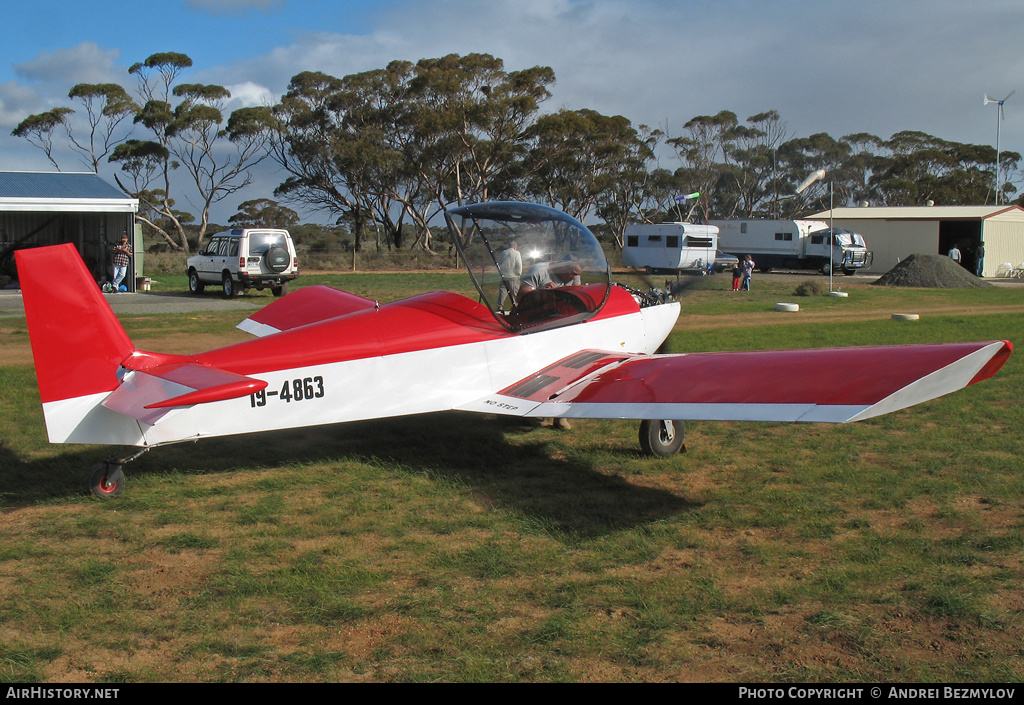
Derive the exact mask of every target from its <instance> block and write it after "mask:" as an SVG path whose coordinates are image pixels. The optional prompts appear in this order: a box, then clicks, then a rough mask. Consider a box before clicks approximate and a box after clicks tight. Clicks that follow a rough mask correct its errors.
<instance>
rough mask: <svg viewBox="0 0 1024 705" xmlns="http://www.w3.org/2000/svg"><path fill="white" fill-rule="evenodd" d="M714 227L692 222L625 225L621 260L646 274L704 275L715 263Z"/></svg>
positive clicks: (716, 236)
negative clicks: (683, 273)
mask: <svg viewBox="0 0 1024 705" xmlns="http://www.w3.org/2000/svg"><path fill="white" fill-rule="evenodd" d="M717 249H718V228H716V227H715V226H713V225H694V224H693V223H660V224H657V225H629V226H626V231H625V242H624V244H623V247H622V263H623V264H624V265H626V266H627V267H637V268H640V269H644V270H646V271H647V272H649V273H666V274H669V273H672V274H674V273H678V272H684V271H692V272H699V273H701V274H706V273H707V272H708V271H710V268H711V267H712V266H714V263H715V250H717Z"/></svg>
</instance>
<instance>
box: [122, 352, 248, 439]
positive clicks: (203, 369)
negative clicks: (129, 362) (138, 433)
mask: <svg viewBox="0 0 1024 705" xmlns="http://www.w3.org/2000/svg"><path fill="white" fill-rule="evenodd" d="M266 386H267V383H266V382H264V381H262V380H258V379H253V378H251V377H245V376H243V375H237V374H234V373H232V372H225V371H224V370H218V369H215V368H212V367H207V366H205V365H197V364H194V363H171V364H167V365H162V366H157V367H148V368H146V369H145V370H142V369H136V370H128V371H127V372H126V373H125V375H124V379H123V380H122V381H121V386H119V387H118V388H117V389H116V390H114V391H113V392H112V393H111V394H110V395H109V396H108V397H107V398H106V399H105V400H104V401H103V406H105V407H107V408H108V409H112V410H114V411H116V412H118V413H121V414H124V415H125V416H129V417H131V418H133V419H137V420H139V421H142V422H143V423H146V424H149V425H151V426H153V425H156V423H157V422H159V421H160V420H162V419H163V418H164V417H165V416H166V415H167V413H168V412H169V411H170V410H172V409H176V408H182V407H186V406H191V405H193V404H205V403H209V402H214V401H224V400H226V399H237V398H239V397H244V396H248V395H250V394H253V393H255V392H258V391H260V390H262V389H265V388H266Z"/></svg>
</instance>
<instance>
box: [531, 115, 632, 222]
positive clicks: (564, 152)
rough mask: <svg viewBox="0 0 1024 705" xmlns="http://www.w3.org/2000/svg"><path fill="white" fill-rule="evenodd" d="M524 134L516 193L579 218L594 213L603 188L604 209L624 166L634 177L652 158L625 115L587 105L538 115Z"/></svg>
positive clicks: (612, 196)
mask: <svg viewBox="0 0 1024 705" xmlns="http://www.w3.org/2000/svg"><path fill="white" fill-rule="evenodd" d="M525 136H526V138H527V143H528V150H527V152H526V155H525V159H524V165H523V175H522V178H521V184H520V186H519V189H520V191H521V193H523V194H524V196H525V197H527V198H533V199H536V200H539V201H542V202H543V203H545V204H547V205H549V206H551V207H553V208H558V209H559V210H562V211H564V212H566V213H568V214H569V215H571V216H573V217H574V218H576V219H577V220H581V221H582V220H586V218H587V217H588V216H590V215H591V214H593V213H594V212H595V210H596V209H597V208H598V204H599V203H600V202H602V194H604V193H605V192H607V193H608V196H607V197H606V198H605V200H604V201H603V202H605V203H606V204H608V205H609V209H610V208H611V206H610V204H611V203H612V202H613V201H615V200H616V196H615V195H614V194H613V193H612V192H613V191H614V187H615V184H616V181H617V180H618V179H620V178H628V177H627V172H629V171H630V170H633V176H634V177H635V176H636V170H637V169H638V168H642V165H643V164H645V163H646V162H647V161H648V160H649V159H650V158H651V156H652V154H651V150H650V144H648V143H647V142H646V141H645V140H643V139H641V138H640V136H639V135H638V133H637V131H636V129H635V128H634V127H633V126H632V124H631V123H630V121H629V120H628V119H626V118H624V117H622V116H611V117H610V116H607V115H602V114H601V113H599V112H597V111H595V110H589V109H582V110H559V111H558V112H556V113H550V114H547V115H542V116H541V117H539V118H538V119H537V120H536V121H535V122H534V124H533V125H532V126H531V127H530V128H529V129H527V130H526V133H525ZM638 165H639V166H638ZM643 178H644V179H646V174H645V175H643ZM620 203H621V200H620Z"/></svg>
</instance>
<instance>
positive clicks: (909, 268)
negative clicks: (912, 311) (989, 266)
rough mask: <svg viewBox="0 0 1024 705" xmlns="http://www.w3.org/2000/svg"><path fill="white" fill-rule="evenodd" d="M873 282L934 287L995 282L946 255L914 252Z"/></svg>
mask: <svg viewBox="0 0 1024 705" xmlns="http://www.w3.org/2000/svg"><path fill="white" fill-rule="evenodd" d="M872 284H876V285H878V286H911V287H920V288H932V289H973V288H977V287H982V286H992V285H991V284H989V283H988V282H985V281H982V280H981V279H979V278H978V277H976V276H974V275H973V274H971V273H970V272H968V271H967V270H966V269H964V268H963V267H961V266H960V265H959V264H957V263H956V262H954V261H953V260H951V259H950V258H949V257H944V256H943V255H910V256H909V257H907V258H906V259H905V260H903V261H902V262H900V263H899V264H897V265H896V266H895V267H893V268H892V269H890V270H889V271H888V272H886V273H885V274H883V275H882V277H881V279H879V280H878V281H875V282H872Z"/></svg>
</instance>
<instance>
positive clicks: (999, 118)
mask: <svg viewBox="0 0 1024 705" xmlns="http://www.w3.org/2000/svg"><path fill="white" fill-rule="evenodd" d="M1016 92H1017V91H1016V90H1012V91H1010V92H1009V93H1008V94H1007V96H1006V98H1009V97H1010V96H1011V95H1013V94H1014V93H1016ZM1006 98H1003V99H1002V100H996V99H994V98H989V97H988V93H986V94H985V102H984V103H982V105H988V104H989V103H995V104H996V105H998V106H999V110H998V111H996V205H997V206H998V205H999V127H1000V123H1001V122H1002V121H1003V119H1004V118H1005V117H1006V116H1005V114H1004V113H1003V103H1005V102H1006Z"/></svg>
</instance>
